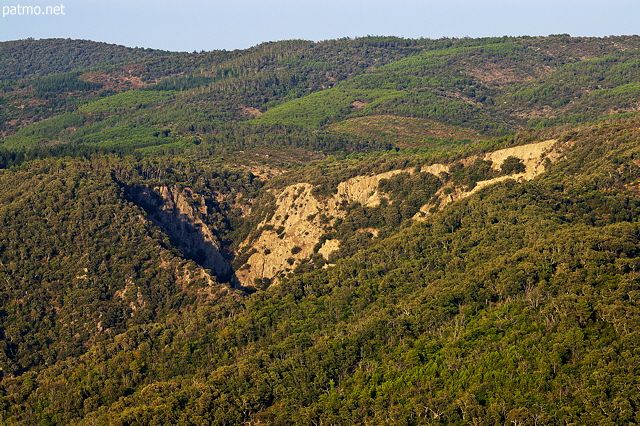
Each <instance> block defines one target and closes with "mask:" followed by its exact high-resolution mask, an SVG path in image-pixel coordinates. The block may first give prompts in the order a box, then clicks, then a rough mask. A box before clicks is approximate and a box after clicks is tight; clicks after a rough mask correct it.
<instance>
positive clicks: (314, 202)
mask: <svg viewBox="0 0 640 426" xmlns="http://www.w3.org/2000/svg"><path fill="white" fill-rule="evenodd" d="M402 172H404V170H393V171H390V172H386V173H381V174H378V175H375V176H356V177H354V178H352V179H349V180H347V181H345V182H341V183H340V184H339V185H338V191H337V194H335V195H334V196H333V197H330V198H327V199H324V198H323V199H318V198H316V197H315V196H314V195H313V194H312V190H313V186H312V185H310V184H308V183H298V184H295V185H290V186H288V187H286V188H285V189H284V190H283V191H282V192H281V193H280V195H279V196H278V197H277V207H276V211H275V213H274V214H273V216H272V217H271V218H270V219H268V220H265V221H263V222H262V223H261V224H260V225H259V229H261V232H260V234H259V236H258V238H257V239H256V240H253V241H249V240H247V241H245V242H244V243H243V245H242V247H244V248H245V249H246V248H247V247H248V246H250V247H252V249H253V250H252V251H253V254H252V255H251V256H250V257H249V259H248V261H247V263H245V264H244V265H243V267H241V268H240V270H238V271H236V276H237V278H238V280H239V281H240V283H242V284H243V285H244V286H253V285H255V283H256V280H267V281H268V282H269V283H276V282H277V281H278V279H279V276H280V275H282V274H286V273H288V272H291V271H293V270H294V269H295V267H296V266H297V265H299V264H300V261H301V260H302V259H306V258H309V257H310V256H312V255H313V254H314V253H315V252H317V253H318V254H320V255H321V256H323V257H324V258H325V259H328V257H329V255H330V254H331V253H333V252H334V251H336V250H338V248H339V247H340V241H339V240H338V239H331V240H327V241H325V242H324V243H323V244H322V246H321V247H319V248H318V249H317V250H316V244H318V243H319V242H320V237H322V236H323V235H324V234H325V233H326V232H327V231H328V230H329V229H330V228H331V227H332V225H333V224H334V222H335V221H336V219H338V218H341V217H344V216H345V212H344V210H342V209H341V208H340V205H341V204H342V203H343V202H347V203H350V202H358V203H361V204H362V205H364V206H367V207H375V206H377V205H378V204H380V200H381V199H382V198H383V194H380V193H379V191H378V184H379V183H380V181H381V180H382V179H387V178H390V177H392V176H394V175H396V174H398V173H402Z"/></svg>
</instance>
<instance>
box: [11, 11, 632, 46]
mask: <svg viewBox="0 0 640 426" xmlns="http://www.w3.org/2000/svg"><path fill="white" fill-rule="evenodd" d="M0 7H1V8H2V16H1V17H0V41H7V40H16V39H22V38H27V37H33V38H36V39H40V38H74V39H87V40H94V41H103V42H108V43H116V44H122V45H125V46H130V47H148V48H155V49H164V50H173V51H188V52H192V51H203V50H204V51H210V50H216V49H227V50H233V49H242V48H247V47H251V46H254V45H256V44H259V43H262V42H267V41H276V40H285V39H306V40H316V41H318V40H326V39H334V38H341V37H358V36H366V35H394V36H401V37H408V38H419V37H425V38H440V37H466V36H468V37H486V36H503V35H512V36H518V35H531V36H536V35H549V34H560V33H567V34H570V35H572V36H599V37H601V36H608V35H630V34H639V33H640V19H639V18H640V0H604V1H602V0H597V1H596V0H529V1H525V0H323V1H320V0H306V1H305V0H298V1H293V0H208V1H206V0H153V1H150V0H127V1H125V0H0Z"/></svg>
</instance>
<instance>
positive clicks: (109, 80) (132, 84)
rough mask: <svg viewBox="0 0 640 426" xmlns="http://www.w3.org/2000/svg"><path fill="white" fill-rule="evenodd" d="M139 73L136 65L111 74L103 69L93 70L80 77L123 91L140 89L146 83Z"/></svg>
mask: <svg viewBox="0 0 640 426" xmlns="http://www.w3.org/2000/svg"><path fill="white" fill-rule="evenodd" d="M138 74H140V70H139V69H137V68H136V67H134V66H127V67H124V68H123V69H121V70H117V71H114V72H111V73H109V74H106V73H104V72H101V71H91V72H88V73H85V74H82V75H81V76H80V77H79V78H80V79H81V80H84V81H88V82H90V83H100V84H102V85H103V87H104V88H105V89H110V90H117V91H123V90H132V89H139V88H141V87H142V86H144V85H145V83H144V82H143V81H142V79H141V78H140V77H139V75H138Z"/></svg>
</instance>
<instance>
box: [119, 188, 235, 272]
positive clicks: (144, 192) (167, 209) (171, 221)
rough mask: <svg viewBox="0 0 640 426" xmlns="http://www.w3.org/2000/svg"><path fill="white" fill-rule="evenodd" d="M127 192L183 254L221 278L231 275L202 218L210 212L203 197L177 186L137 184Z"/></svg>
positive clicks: (220, 250)
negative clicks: (152, 186)
mask: <svg viewBox="0 0 640 426" xmlns="http://www.w3.org/2000/svg"><path fill="white" fill-rule="evenodd" d="M127 192H128V193H129V195H130V197H131V198H132V199H133V201H134V202H135V203H136V204H138V205H140V206H142V207H143V208H144V210H145V211H146V212H147V214H148V217H149V219H150V220H151V221H152V222H153V223H154V224H156V225H158V226H160V227H161V228H162V229H163V230H164V232H166V234H167V235H168V236H169V238H170V240H171V242H172V244H173V245H174V246H175V247H177V248H178V249H180V251H182V253H183V254H184V256H185V257H187V258H189V259H192V260H194V261H195V262H196V263H198V264H199V265H201V266H202V267H203V268H206V269H210V270H211V271H213V273H214V274H215V275H216V276H217V277H219V278H221V279H223V280H229V279H230V278H231V274H232V271H231V264H230V261H229V259H228V258H227V257H226V256H224V255H223V252H224V251H225V250H224V248H223V246H222V244H221V242H220V239H219V238H218V237H217V235H216V230H215V229H212V228H211V227H210V226H209V225H207V223H206V222H205V220H204V218H205V217H206V216H207V214H209V211H208V207H207V205H206V203H205V201H204V199H203V198H202V197H200V196H199V195H197V194H194V193H193V192H192V191H191V189H189V188H180V187H178V186H171V187H169V186H158V187H154V188H151V187H148V186H136V187H130V188H128V191H127Z"/></svg>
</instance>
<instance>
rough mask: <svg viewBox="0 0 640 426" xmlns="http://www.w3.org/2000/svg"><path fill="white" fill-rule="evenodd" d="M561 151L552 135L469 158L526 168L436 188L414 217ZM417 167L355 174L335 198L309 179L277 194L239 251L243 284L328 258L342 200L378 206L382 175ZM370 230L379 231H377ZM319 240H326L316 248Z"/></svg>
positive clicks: (437, 168) (437, 171) (531, 172)
mask: <svg viewBox="0 0 640 426" xmlns="http://www.w3.org/2000/svg"><path fill="white" fill-rule="evenodd" d="M560 155H561V151H560V149H559V147H558V145H557V143H556V141H555V140H548V141H544V142H539V143H534V144H529V145H523V146H518V147H513V148H507V149H502V150H499V151H495V152H492V153H488V154H486V155H484V156H473V157H469V158H466V159H464V160H463V163H467V164H472V163H473V162H474V161H476V160H478V159H483V160H485V161H491V162H492V167H493V168H494V169H495V170H500V168H501V166H502V164H503V163H504V161H505V160H506V159H507V158H509V157H515V158H518V159H519V160H521V162H522V163H523V165H524V166H525V170H524V172H522V173H515V174H512V175H508V176H500V177H497V178H494V179H488V180H485V181H480V182H477V183H476V185H475V187H474V188H473V189H471V190H466V189H464V188H460V187H455V186H453V184H447V185H445V186H443V187H442V188H441V189H440V190H439V191H438V192H437V193H436V197H437V200H438V201H437V202H436V203H432V204H427V205H425V206H423V207H422V208H421V210H420V211H419V212H418V213H417V214H416V215H415V216H414V219H415V220H421V219H424V218H425V217H427V216H428V215H430V214H432V213H433V212H434V211H436V210H440V209H442V208H444V207H445V206H446V205H447V204H449V203H452V202H454V201H457V200H460V199H462V198H465V197H468V196H470V195H472V194H474V193H476V192H477V191H479V190H481V189H482V188H485V187H487V186H490V185H493V184H495V183H498V182H501V181H504V180H507V179H515V180H517V181H522V180H530V179H533V178H534V177H535V176H537V175H539V174H540V173H542V172H543V171H544V170H545V162H546V161H547V160H549V161H555V160H556V159H558V158H559V157H560ZM450 170H451V165H449V164H431V165H427V166H423V167H422V168H421V169H420V171H422V172H425V173H431V174H433V175H435V176H440V175H441V174H442V173H449V171H450ZM414 172H415V168H412V169H400V170H392V171H388V172H385V173H380V174H377V175H374V176H356V177H354V178H351V179H349V180H347V181H345V182H341V183H340V184H339V185H338V187H337V193H336V194H335V195H334V196H333V197H329V198H322V199H319V198H316V197H315V196H314V195H313V192H312V190H313V186H312V185H310V184H308V183H298V184H295V185H290V186H288V187H286V188H284V189H283V190H282V191H281V192H280V194H279V195H278V196H277V200H276V210H275V212H274V214H273V215H272V216H271V218H268V219H266V220H264V221H263V222H262V223H260V225H259V226H258V236H257V237H256V238H254V239H251V240H250V239H247V240H246V241H244V242H243V244H242V245H241V246H240V248H241V250H244V251H245V252H246V251H248V252H249V253H251V255H250V256H249V257H248V260H247V262H246V263H245V264H244V265H242V267H241V268H240V270H238V271H236V276H237V278H238V280H239V281H240V282H241V283H242V284H243V285H244V286H254V285H256V284H257V283H262V284H263V285H264V284H273V283H277V282H278V280H279V277H280V276H282V275H285V274H287V273H289V272H292V271H293V270H294V269H295V267H296V266H297V265H299V264H300V262H301V261H302V260H303V259H307V258H309V257H311V256H313V255H314V254H315V253H317V254H318V255H321V256H323V257H324V258H325V259H328V257H329V256H330V255H331V253H333V252H334V251H336V250H338V248H339V247H340V240H339V239H335V238H334V239H330V240H326V241H323V242H322V240H321V237H322V236H323V235H324V234H325V233H326V232H327V231H329V230H330V229H331V228H332V226H333V224H334V223H335V220H336V219H338V218H342V217H344V216H345V211H344V210H343V209H341V208H340V206H341V205H342V203H344V202H347V203H351V202H357V203H360V204H362V205H363V206H365V207H377V206H378V205H380V202H381V200H382V199H385V198H387V197H386V195H385V194H384V193H381V192H380V191H379V190H378V184H379V183H380V181H381V180H382V179H388V178H391V177H393V176H395V175H397V174H399V173H410V174H411V173H414ZM372 231H373V233H374V234H375V231H376V230H372ZM320 242H322V245H321V246H320V247H317V245H318V244H319V243H320ZM265 281H266V283H265Z"/></svg>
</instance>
